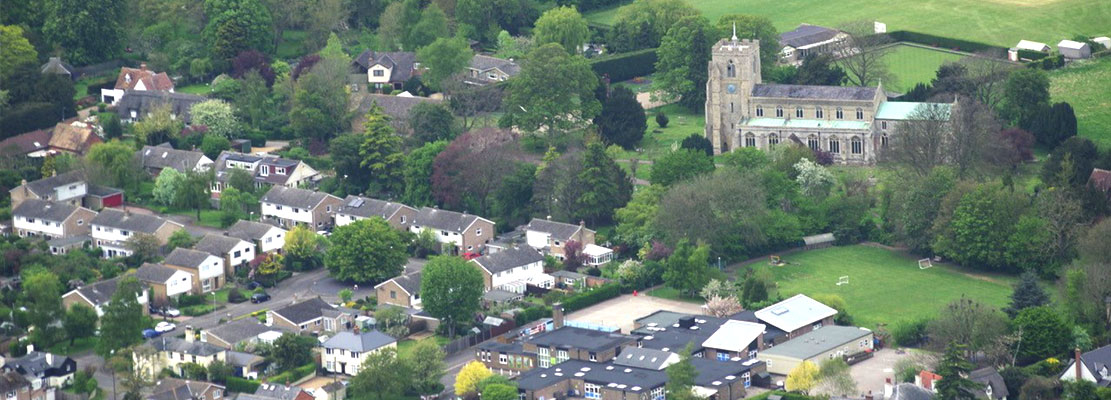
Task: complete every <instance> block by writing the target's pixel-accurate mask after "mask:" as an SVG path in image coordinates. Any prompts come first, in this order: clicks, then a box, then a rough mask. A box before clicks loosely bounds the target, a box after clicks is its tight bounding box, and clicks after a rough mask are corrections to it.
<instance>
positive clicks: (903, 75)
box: [883, 44, 962, 92]
mask: <svg viewBox="0 0 1111 400" xmlns="http://www.w3.org/2000/svg"><path fill="white" fill-rule="evenodd" d="M894 47H895V48H894V49H893V50H892V51H891V53H888V54H887V55H886V56H884V61H886V62H887V68H888V69H889V70H890V71H891V74H892V75H894V76H895V82H887V81H885V82H883V86H884V89H888V90H894V91H897V92H905V91H907V90H910V89H911V88H913V87H914V85H916V84H918V83H920V82H921V83H929V82H930V80H931V79H933V78H934V77H935V76H936V75H937V68H938V67H940V66H941V64H944V63H947V62H954V61H957V60H960V59H961V57H962V56H961V55H960V54H956V53H950V52H947V51H942V50H934V49H929V48H924V47H919V46H913V45H909V44H899V45H896V46H894Z"/></svg>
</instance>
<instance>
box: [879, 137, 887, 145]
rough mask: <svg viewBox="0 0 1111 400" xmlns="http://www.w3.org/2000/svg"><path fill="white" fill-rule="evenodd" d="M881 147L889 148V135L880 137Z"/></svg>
mask: <svg viewBox="0 0 1111 400" xmlns="http://www.w3.org/2000/svg"><path fill="white" fill-rule="evenodd" d="M880 146H881V147H887V135H883V136H880Z"/></svg>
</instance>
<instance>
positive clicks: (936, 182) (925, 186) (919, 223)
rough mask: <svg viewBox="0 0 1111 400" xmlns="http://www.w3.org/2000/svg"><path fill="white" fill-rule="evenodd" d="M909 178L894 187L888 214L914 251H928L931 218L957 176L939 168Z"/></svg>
mask: <svg viewBox="0 0 1111 400" xmlns="http://www.w3.org/2000/svg"><path fill="white" fill-rule="evenodd" d="M911 179H912V180H911V181H909V182H907V184H906V185H900V186H898V187H896V188H895V193H894V194H893V197H892V201H891V207H892V209H891V211H890V214H891V216H890V217H889V218H890V219H891V223H892V225H893V226H894V228H895V235H896V236H897V237H898V238H899V239H900V240H901V241H903V242H904V243H906V244H907V246H909V247H910V248H911V249H912V250H913V251H915V252H918V253H925V254H929V253H928V252H929V251H930V244H931V242H932V240H933V237H934V235H933V233H932V229H933V226H934V220H935V219H936V218H937V214H938V210H939V209H940V208H941V202H942V200H943V199H944V198H945V197H946V195H947V194H948V193H949V191H950V190H952V188H953V187H954V186H955V185H956V177H955V176H954V174H952V171H950V170H948V169H945V168H939V169H935V170H933V171H932V172H930V174H929V175H928V176H925V177H922V178H911Z"/></svg>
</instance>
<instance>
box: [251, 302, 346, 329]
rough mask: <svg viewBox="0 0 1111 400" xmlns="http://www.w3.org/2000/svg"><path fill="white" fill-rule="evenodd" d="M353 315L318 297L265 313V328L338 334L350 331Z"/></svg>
mask: <svg viewBox="0 0 1111 400" xmlns="http://www.w3.org/2000/svg"><path fill="white" fill-rule="evenodd" d="M355 316H356V314H355V313H352V312H349V311H348V310H344V309H342V308H339V307H335V306H333V305H331V304H328V303H327V302H325V301H324V300H321V299H320V297H313V298H311V299H308V300H304V301H302V302H299V303H293V304H290V305H287V306H285V307H280V308H276V309H273V310H270V311H267V312H266V326H274V327H278V328H285V329H288V330H290V331H291V332H308V333H322V332H340V331H343V330H347V329H351V326H352V325H353V324H354V322H355Z"/></svg>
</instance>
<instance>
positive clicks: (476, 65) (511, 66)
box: [470, 54, 521, 76]
mask: <svg viewBox="0 0 1111 400" xmlns="http://www.w3.org/2000/svg"><path fill="white" fill-rule="evenodd" d="M470 67H471V69H475V70H478V71H481V72H485V71H489V70H492V69H494V68H497V69H498V70H500V71H501V72H505V73H506V74H508V75H509V76H514V75H517V74H518V73H519V72H521V66H520V65H518V64H517V63H516V62H514V61H513V60H506V59H504V58H497V57H491V56H487V55H483V54H475V55H474V57H471V65H470Z"/></svg>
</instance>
